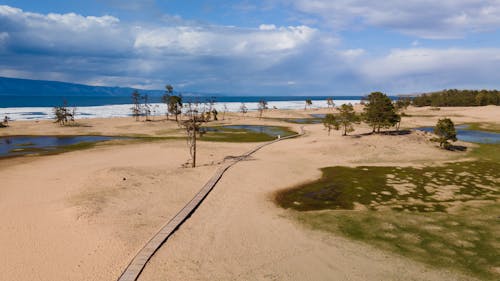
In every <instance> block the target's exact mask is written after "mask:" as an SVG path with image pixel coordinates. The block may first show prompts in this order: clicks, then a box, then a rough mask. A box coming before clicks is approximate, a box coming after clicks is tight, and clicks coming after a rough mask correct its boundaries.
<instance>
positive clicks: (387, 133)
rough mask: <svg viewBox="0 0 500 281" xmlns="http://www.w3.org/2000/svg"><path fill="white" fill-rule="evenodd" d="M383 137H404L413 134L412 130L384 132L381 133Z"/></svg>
mask: <svg viewBox="0 0 500 281" xmlns="http://www.w3.org/2000/svg"><path fill="white" fill-rule="evenodd" d="M380 134H381V135H388V136H404V135H409V134H411V131H410V130H394V131H384V132H380Z"/></svg>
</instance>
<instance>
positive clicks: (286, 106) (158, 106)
mask: <svg viewBox="0 0 500 281" xmlns="http://www.w3.org/2000/svg"><path fill="white" fill-rule="evenodd" d="M334 102H335V105H336V106H339V105H342V104H345V103H352V104H359V102H360V100H334ZM244 103H245V106H246V107H247V108H248V111H249V112H250V111H257V108H258V102H244ZM241 104H242V102H227V103H224V102H216V103H215V104H214V108H215V109H217V111H218V112H219V113H222V112H224V110H225V108H224V106H226V108H227V112H231V113H237V112H239V111H240V106H241ZM304 105H305V101H269V102H268V107H269V109H274V110H300V109H303V108H304ZM132 106H133V105H132V104H117V105H101V106H80V107H79V106H77V107H76V119H93V118H117V117H131V108H132ZM150 106H151V112H152V116H154V117H157V118H159V117H164V116H165V112H166V111H167V106H166V105H165V104H164V103H151V104H150ZM326 107H327V102H326V100H313V104H312V106H311V107H310V110H313V109H323V108H326ZM68 108H73V107H72V106H68ZM0 116H2V118H3V116H8V117H9V119H10V120H12V121H24V120H50V119H53V116H54V114H53V107H7V108H0Z"/></svg>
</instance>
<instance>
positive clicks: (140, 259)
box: [118, 127, 304, 281]
mask: <svg viewBox="0 0 500 281" xmlns="http://www.w3.org/2000/svg"><path fill="white" fill-rule="evenodd" d="M300 131H301V132H300V133H299V134H296V135H292V136H288V137H283V138H280V139H277V140H274V141H270V142H267V143H264V144H261V145H259V146H257V147H255V148H254V149H252V150H250V151H248V152H247V153H245V154H243V155H241V156H238V157H235V158H232V159H231V160H229V161H228V162H224V163H223V164H222V166H221V167H220V168H219V169H218V170H217V171H216V173H215V174H214V175H213V176H212V178H211V179H210V180H209V181H208V182H207V183H206V184H205V185H204V186H203V188H202V189H201V190H200V191H199V192H198V193H197V194H196V195H195V196H194V197H193V199H191V201H189V203H187V204H186V205H185V206H184V208H182V209H181V210H180V211H179V212H178V213H177V214H176V215H175V216H174V217H173V218H172V219H171V220H170V221H169V222H168V223H167V224H166V225H165V226H163V227H162V228H161V229H160V231H159V232H158V233H156V234H155V236H153V238H151V239H150V240H149V241H148V243H147V244H146V245H145V246H144V247H143V248H142V249H141V250H140V251H139V252H138V253H137V255H136V256H135V257H134V259H133V260H132V261H131V262H130V263H129V265H128V266H127V268H126V269H125V270H124V271H123V273H122V275H121V276H120V278H119V279H118V281H135V280H137V278H139V275H140V274H141V272H142V270H143V269H144V267H145V266H146V263H147V262H148V261H149V260H150V259H151V257H152V256H153V255H154V253H155V252H156V251H157V250H158V249H159V248H160V247H161V246H162V245H163V243H165V242H166V241H167V239H168V238H169V237H170V236H171V235H172V234H173V233H174V232H175V231H176V230H177V229H178V228H179V227H180V226H181V225H182V223H184V221H186V220H187V219H188V218H189V216H190V215H191V214H192V213H194V211H195V210H196V208H198V206H199V205H200V204H201V203H202V202H203V200H204V199H205V197H207V195H208V194H209V193H210V191H211V190H212V189H213V188H214V187H215V185H216V184H217V182H218V181H219V180H220V179H221V178H222V175H224V173H225V172H226V171H227V169H229V168H230V167H231V166H233V165H235V164H236V163H238V162H240V161H242V160H244V159H246V158H247V157H248V156H250V155H252V154H253V153H255V152H256V151H258V150H259V149H261V148H263V147H264V146H268V145H270V144H273V143H276V142H279V141H282V140H286V139H290V138H296V137H298V136H301V135H303V134H304V129H303V127H301V128H300Z"/></svg>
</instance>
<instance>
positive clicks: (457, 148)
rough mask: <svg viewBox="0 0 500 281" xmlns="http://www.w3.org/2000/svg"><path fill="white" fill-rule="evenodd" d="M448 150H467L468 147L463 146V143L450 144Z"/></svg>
mask: <svg viewBox="0 0 500 281" xmlns="http://www.w3.org/2000/svg"><path fill="white" fill-rule="evenodd" d="M446 150H449V151H467V147H466V146H463V145H452V144H450V145H449V146H448V147H446Z"/></svg>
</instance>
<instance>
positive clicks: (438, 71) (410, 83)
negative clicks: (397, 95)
mask: <svg viewBox="0 0 500 281" xmlns="http://www.w3.org/2000/svg"><path fill="white" fill-rule="evenodd" d="M499 65H500V49H499V48H478V49H464V48H448V49H428V48H410V49H395V50H392V51H390V52H389V54H387V55H385V56H381V57H377V58H372V59H369V60H367V61H365V62H364V63H363V65H362V66H361V67H360V68H359V71H360V75H361V76H362V77H364V80H366V81H369V83H371V84H373V85H385V87H388V88H391V89H392V90H403V89H407V90H409V91H418V90H422V89H429V88H430V89H441V88H450V87H453V88H455V87H458V88H460V87H472V88H478V87H479V88H488V87H495V85H498V82H497V81H498V80H499V79H500V73H499V71H498V70H499Z"/></svg>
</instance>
